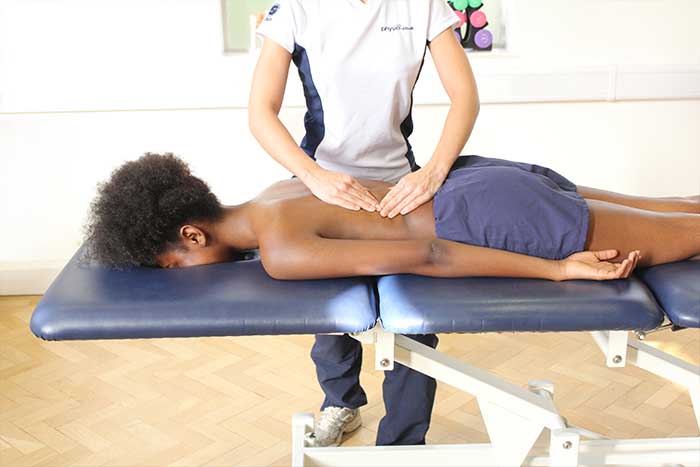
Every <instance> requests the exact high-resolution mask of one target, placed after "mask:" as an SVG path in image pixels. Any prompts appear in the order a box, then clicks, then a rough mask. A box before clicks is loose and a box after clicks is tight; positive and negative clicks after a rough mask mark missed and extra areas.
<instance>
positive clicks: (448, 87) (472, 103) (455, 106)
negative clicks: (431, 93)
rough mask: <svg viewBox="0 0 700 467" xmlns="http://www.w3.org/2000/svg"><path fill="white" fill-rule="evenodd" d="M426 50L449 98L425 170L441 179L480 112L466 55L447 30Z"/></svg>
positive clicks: (462, 146) (477, 95) (464, 141)
mask: <svg viewBox="0 0 700 467" xmlns="http://www.w3.org/2000/svg"><path fill="white" fill-rule="evenodd" d="M429 48H430V55H431V56H432V57H433V61H434V62H435V68H436V69H437V72H438V75H439V76H440V82H441V83H442V86H443V87H444V88H445V91H446V92H447V95H448V96H449V98H450V110H449V112H448V113H447V119H446V120H445V125H444V126H443V129H442V134H441V135H440V141H439V142H438V144H437V147H436V148H435V151H434V152H433V155H432V157H431V158H430V161H429V162H428V163H427V164H426V167H431V168H434V169H435V170H436V171H438V172H439V173H440V174H442V175H443V179H444V177H445V176H447V172H448V171H449V170H450V167H452V164H454V161H455V160H456V159H457V156H458V155H459V154H460V152H461V151H462V149H463V148H464V145H465V144H466V143H467V140H468V139H469V136H470V135H471V133H472V130H473V129H474V124H475V122H476V118H477V116H478V115H479V108H480V104H479V92H478V90H477V87H476V80H475V79H474V73H473V72H472V67H471V65H470V63H469V60H468V59H467V55H466V53H465V52H464V49H463V48H462V46H461V44H460V43H459V42H458V41H457V40H456V38H455V36H454V34H453V33H452V30H451V29H448V30H446V31H443V32H442V33H441V34H440V35H439V36H437V37H436V38H435V39H433V41H432V42H431V43H430V45H429Z"/></svg>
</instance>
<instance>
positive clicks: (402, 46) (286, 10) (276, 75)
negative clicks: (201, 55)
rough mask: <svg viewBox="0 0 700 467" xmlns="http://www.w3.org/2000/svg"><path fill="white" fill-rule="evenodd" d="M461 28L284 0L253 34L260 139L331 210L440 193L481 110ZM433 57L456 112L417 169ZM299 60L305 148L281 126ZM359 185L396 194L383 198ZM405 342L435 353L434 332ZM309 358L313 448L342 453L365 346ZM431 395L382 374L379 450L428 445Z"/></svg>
mask: <svg viewBox="0 0 700 467" xmlns="http://www.w3.org/2000/svg"><path fill="white" fill-rule="evenodd" d="M458 24H459V18H458V17H457V15H456V14H455V13H454V12H453V11H452V9H451V8H450V7H449V5H448V4H447V3H446V1H445V0H278V1H277V2H276V3H275V4H274V5H273V6H272V7H271V8H270V10H269V12H268V14H267V16H266V17H265V18H264V20H263V21H262V23H261V24H260V26H259V27H258V29H257V33H258V34H260V35H261V36H263V37H264V38H265V40H264V43H263V47H262V51H261V53H260V58H259V60H258V63H257V66H256V68H255V74H254V76H253V85H252V89H251V93H250V103H249V124H250V129H251V131H252V133H253V135H254V136H255V137H256V139H257V140H258V141H259V142H260V144H261V145H262V147H263V148H264V149H265V151H267V152H268V153H269V154H270V155H271V156H272V157H273V158H274V159H275V160H276V161H278V162H279V163H280V164H282V165H283V166H284V167H286V168H287V169H288V170H289V171H291V172H292V173H293V174H294V175H295V176H297V177H298V178H299V179H300V180H301V181H302V182H303V183H304V184H305V185H306V186H307V187H308V188H309V190H311V192H312V193H313V194H314V195H315V196H316V197H318V198H319V199H321V200H323V201H325V202H327V203H331V204H336V205H338V206H342V207H344V208H347V209H352V210H359V209H364V210H367V211H370V212H373V211H378V214H377V215H381V216H384V217H389V218H393V217H395V216H397V215H402V214H406V213H408V212H410V211H412V210H413V209H415V208H416V207H418V206H420V205H421V204H423V203H425V202H426V201H428V200H430V199H431V198H432V197H433V195H434V194H435V192H436V191H437V190H438V188H439V187H440V186H441V185H442V183H443V181H444V180H445V178H446V176H447V174H448V172H449V169H450V167H451V166H452V164H453V162H454V161H455V159H456V158H457V156H458V155H459V153H460V151H461V150H462V148H463V147H464V145H465V144H466V142H467V139H468V138H469V135H470V134H471V131H472V128H473V127H474V122H475V120H476V117H477V114H478V112H479V99H478V94H477V89H476V83H475V81H474V76H473V74H472V71H471V67H470V65H469V62H468V60H467V57H466V54H465V53H464V50H463V49H462V47H461V45H460V44H459V42H458V41H457V39H456V37H455V35H454V33H453V28H454V27H456V26H457V25H458ZM427 50H430V54H431V56H432V58H433V61H434V63H435V66H436V68H437V71H438V73H439V75H440V80H441V81H442V85H443V86H444V88H445V90H446V91H447V94H448V96H449V98H450V101H451V105H450V110H449V113H448V114H447V119H446V121H445V124H444V128H443V131H442V134H441V136H440V140H439V142H438V144H437V146H436V148H435V151H434V152H433V154H432V156H431V158H430V159H429V161H428V162H427V163H426V164H425V166H424V167H422V168H421V167H419V166H418V165H417V164H416V161H415V158H414V155H413V151H412V150H411V144H410V143H409V141H408V137H409V136H410V135H411V133H412V132H413V120H412V118H411V110H412V105H413V95H412V94H413V88H414V87H415V84H416V82H417V80H418V76H419V74H420V71H421V68H422V66H423V61H424V58H425V54H426V52H427ZM292 61H293V62H294V64H295V65H296V67H297V68H298V71H299V77H300V79H301V82H302V85H303V88H304V96H305V98H306V107H307V112H306V115H305V116H304V126H305V128H306V135H305V136H304V139H303V140H302V142H301V144H300V145H297V144H296V143H295V141H294V139H293V138H292V136H291V135H290V133H289V131H288V130H287V128H285V126H284V125H283V124H282V122H281V121H280V119H279V118H278V113H279V110H280V107H281V105H282V100H283V97H284V91H285V86H286V83H287V74H288V72H289V65H290V62H292ZM358 178H370V179H378V180H385V181H389V182H392V183H395V185H394V186H393V188H392V189H391V190H390V191H389V193H387V195H386V196H385V197H384V198H383V199H381V200H377V199H375V198H374V197H373V195H372V194H371V193H370V192H369V191H368V190H367V189H366V188H365V187H364V186H363V185H362V183H360V182H359V181H358V180H357V179H358ZM409 337H411V338H413V339H415V340H417V341H419V342H422V343H424V344H426V345H430V346H432V347H435V346H437V336H435V335H432V334H431V335H415V336H409ZM311 358H312V359H313V361H314V363H315V364H316V372H317V375H318V380H319V383H320V385H321V388H322V389H323V392H324V393H325V400H324V402H323V405H322V406H321V416H320V417H319V420H318V423H317V424H316V427H315V429H314V434H313V435H312V436H310V437H309V438H308V441H309V442H310V443H311V444H312V445H315V446H329V445H337V444H338V443H340V441H341V438H342V435H343V433H347V432H350V431H352V430H354V429H356V428H358V427H359V426H360V425H361V419H360V413H359V410H358V408H359V407H361V406H363V405H365V404H367V398H366V395H365V392H364V390H363V389H362V387H361V386H360V381H359V375H360V365H361V363H362V346H361V344H360V343H359V342H358V341H356V340H355V339H352V338H351V337H349V336H347V335H342V336H328V335H318V336H316V341H315V343H314V346H313V349H312V351H311ZM435 386H436V385H435V380H434V379H432V378H430V377H428V376H425V375H423V374H421V373H418V372H416V371H413V370H411V369H409V368H406V367H404V366H402V365H400V364H396V366H395V369H394V370H393V371H388V372H386V374H385V377H384V385H383V392H384V405H385V407H386V416H385V417H384V418H383V419H382V420H381V422H380V424H379V430H378V433H377V445H398V444H424V443H425V434H426V432H427V431H428V427H429V425H430V415H431V411H432V407H433V401H434V398H435Z"/></svg>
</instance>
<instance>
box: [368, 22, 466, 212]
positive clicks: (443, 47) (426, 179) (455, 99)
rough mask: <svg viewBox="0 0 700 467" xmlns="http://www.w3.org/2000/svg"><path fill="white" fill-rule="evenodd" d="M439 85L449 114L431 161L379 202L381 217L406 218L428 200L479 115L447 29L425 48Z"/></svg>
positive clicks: (463, 62) (457, 47)
mask: <svg viewBox="0 0 700 467" xmlns="http://www.w3.org/2000/svg"><path fill="white" fill-rule="evenodd" d="M429 48H430V54H431V55H432V57H433V61H434V62H435V67H436V68H437V71H438V74H439V76H440V81H441V82H442V85H443V87H444V88H445V91H446V92H447V95H448V96H449V98H450V110H449V112H448V113H447V119H446V120H445V124H444V126H443V129H442V134H441V136H440V141H439V142H438V144H437V146H436V148H435V151H434V152H433V154H432V157H431V158H430V160H429V161H428V163H427V164H425V166H424V167H423V168H422V169H420V170H418V171H416V172H414V173H411V174H408V175H406V176H405V177H404V178H403V179H401V181H400V182H399V183H397V184H396V186H395V187H394V188H392V189H391V191H389V193H387V195H386V196H385V197H384V199H382V201H381V202H380V208H381V213H382V215H383V216H389V217H394V216H397V215H399V214H407V213H409V212H411V211H412V210H414V209H415V208H417V207H418V206H420V205H421V204H423V203H425V202H427V201H428V200H430V199H431V198H432V197H433V195H434V194H435V192H436V191H437V190H438V189H439V188H440V186H441V185H442V183H443V182H444V180H445V177H447V174H448V172H449V170H450V167H452V164H454V161H455V160H456V159H457V156H459V154H460V152H461V151H462V148H464V145H465V144H466V143H467V140H468V139H469V136H470V135H471V133H472V129H473V128H474V123H475V122H476V117H477V115H478V114H479V93H478V91H477V88H476V80H475V79H474V74H473V73H472V68H471V65H470V64H469V60H468V59H467V55H466V54H465V53H464V49H463V48H462V46H461V45H460V43H459V42H458V41H457V39H456V38H455V36H454V34H453V33H452V29H451V28H448V29H446V30H445V31H443V32H442V33H440V34H439V35H438V36H437V37H436V38H435V39H433V41H432V42H430V44H429Z"/></svg>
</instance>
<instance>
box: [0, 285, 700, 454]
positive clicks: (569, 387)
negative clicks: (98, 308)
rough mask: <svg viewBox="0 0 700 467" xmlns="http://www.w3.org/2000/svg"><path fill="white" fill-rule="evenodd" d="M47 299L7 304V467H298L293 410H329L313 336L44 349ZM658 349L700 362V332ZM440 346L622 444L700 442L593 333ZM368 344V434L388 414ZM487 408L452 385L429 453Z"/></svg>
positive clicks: (2, 303) (463, 435) (2, 380)
mask: <svg viewBox="0 0 700 467" xmlns="http://www.w3.org/2000/svg"><path fill="white" fill-rule="evenodd" d="M38 299H39V297H4V298H0V465H1V466H3V467H5V466H8V467H9V466H29V465H37V466H103V465H104V466H181V467H187V466H199V465H206V466H237V465H246V466H267V465H275V466H277V465H279V466H283V465H289V464H290V420H291V416H292V414H293V413H294V412H299V411H310V412H314V411H317V408H318V405H319V403H320V401H321V392H320V389H319V387H318V385H317V383H316V379H315V373H314V368H313V365H312V362H311V360H310V358H309V357H308V353H309V350H310V348H311V344H312V337H311V336H277V337H236V338H201V339H199V338H198V339H160V340H130V341H87V342H44V341H41V340H39V339H37V338H35V337H34V336H33V335H32V334H31V332H30V331H29V327H28V324H29V318H30V315H31V311H32V309H33V308H34V305H35V304H36V303H37V301H38ZM648 342H649V343H651V344H652V345H656V346H658V347H661V348H663V349H664V350H666V351H671V352H673V353H674V354H676V355H678V356H679V357H681V358H684V359H686V360H688V361H690V362H693V363H695V364H698V362H699V361H700V332H699V331H698V330H686V331H682V332H678V333H671V332H670V331H665V332H661V333H658V334H652V335H651V336H649V339H648ZM439 348H440V350H441V351H443V352H446V353H448V354H449V355H452V356H455V357H458V358H460V359H463V360H464V361H466V362H470V363H473V364H476V365H477V366H479V367H480V368H483V369H486V370H489V371H491V372H493V373H495V374H497V375H499V376H501V377H503V378H505V379H507V380H509V381H511V382H513V383H516V384H519V385H523V386H524V385H525V384H526V383H527V381H528V380H529V379H550V380H552V381H553V382H554V383H555V388H556V390H555V401H556V404H557V406H558V407H559V409H560V411H561V412H562V413H563V414H564V415H565V416H566V417H567V418H568V419H569V421H570V422H571V423H573V424H576V425H579V426H584V427H586V428H588V429H591V430H594V431H598V432H601V433H603V434H608V435H612V436H615V437H618V438H634V437H637V438H643V437H665V436H697V435H698V428H697V426H696V425H695V421H694V418H693V415H692V410H691V406H690V399H689V397H688V395H687V393H686V392H684V391H683V390H682V388H681V387H678V386H675V385H672V384H669V383H667V382H666V381H665V380H662V379H661V378H658V377H656V376H653V375H651V374H649V373H646V372H644V371H642V370H640V369H638V368H636V367H626V368H623V369H608V368H606V367H605V365H604V360H603V357H602V354H601V353H600V351H599V350H598V348H597V347H596V346H595V344H594V343H593V340H592V339H591V337H590V336H589V335H588V334H585V333H569V334H566V335H564V334H534V333H533V334H518V335H512V334H489V335H443V336H441V343H440V347H439ZM372 350H373V349H372V347H371V346H370V347H367V348H366V352H365V359H366V361H365V368H366V369H365V370H364V371H363V372H362V376H361V378H362V384H363V386H364V387H365V389H366V391H367V393H368V397H369V399H370V403H369V405H368V406H366V407H364V408H363V409H362V415H363V419H364V422H365V424H364V426H363V427H362V428H361V429H360V430H358V431H357V432H355V433H354V434H353V435H352V436H351V437H350V438H349V439H348V440H347V442H346V443H345V444H346V445H370V444H372V443H373V442H374V438H375V435H376V428H377V423H378V422H379V419H380V418H381V417H382V414H383V410H384V409H383V405H382V401H381V382H382V374H381V373H380V372H376V371H374V370H373V368H372V362H373V351H372ZM486 440H487V437H486V434H485V428H484V424H483V422H482V421H481V417H480V416H479V411H478V407H477V404H476V401H475V400H474V398H472V397H470V396H468V395H466V394H464V393H462V392H459V391H457V390H455V389H454V388H451V387H449V386H446V385H442V384H441V385H439V387H438V394H437V403H436V406H435V410H434V416H433V423H432V427H431V429H430V432H429V434H428V441H429V442H430V443H460V442H485V441H486Z"/></svg>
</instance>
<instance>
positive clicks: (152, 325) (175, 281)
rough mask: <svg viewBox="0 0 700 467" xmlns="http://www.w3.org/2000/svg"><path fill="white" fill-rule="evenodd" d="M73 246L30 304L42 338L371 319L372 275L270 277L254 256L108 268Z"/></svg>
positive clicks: (204, 332) (287, 330)
mask: <svg viewBox="0 0 700 467" xmlns="http://www.w3.org/2000/svg"><path fill="white" fill-rule="evenodd" d="M81 255H82V250H80V251H78V253H76V255H75V256H74V257H73V259H72V260H71V261H70V262H69V263H68V265H67V266H66V267H65V268H64V269H63V271H62V272H61V274H60V275H59V276H58V277H57V278H56V280H55V281H54V283H53V284H52V285H51V287H50V288H49V290H48V291H47V292H46V294H45V295H44V297H43V299H42V300H41V302H40V303H39V305H38V306H37V307H36V309H35V310H34V314H33V315H32V319H31V324H30V326H31V329H32V332H34V334H36V335H37V336H38V337H41V338H43V339H47V340H68V339H126V338H151V337H194V336H240V335H263V334H316V333H330V332H356V331H364V330H367V329H370V328H372V327H373V326H374V325H375V323H376V319H377V315H376V306H375V298H374V297H375V295H374V289H373V282H372V281H371V280H369V279H366V278H353V279H343V280H315V281H277V280H274V279H271V278H270V277H269V276H268V275H267V274H266V273H265V271H264V270H263V268H262V266H261V264H260V262H259V261H258V260H249V261H241V262H236V263H222V264H214V265H207V266H200V267H193V268H186V269H155V268H135V269H130V270H122V271H115V270H110V269H106V268H104V267H101V266H98V265H95V264H85V262H84V261H81V260H80V257H81Z"/></svg>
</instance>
